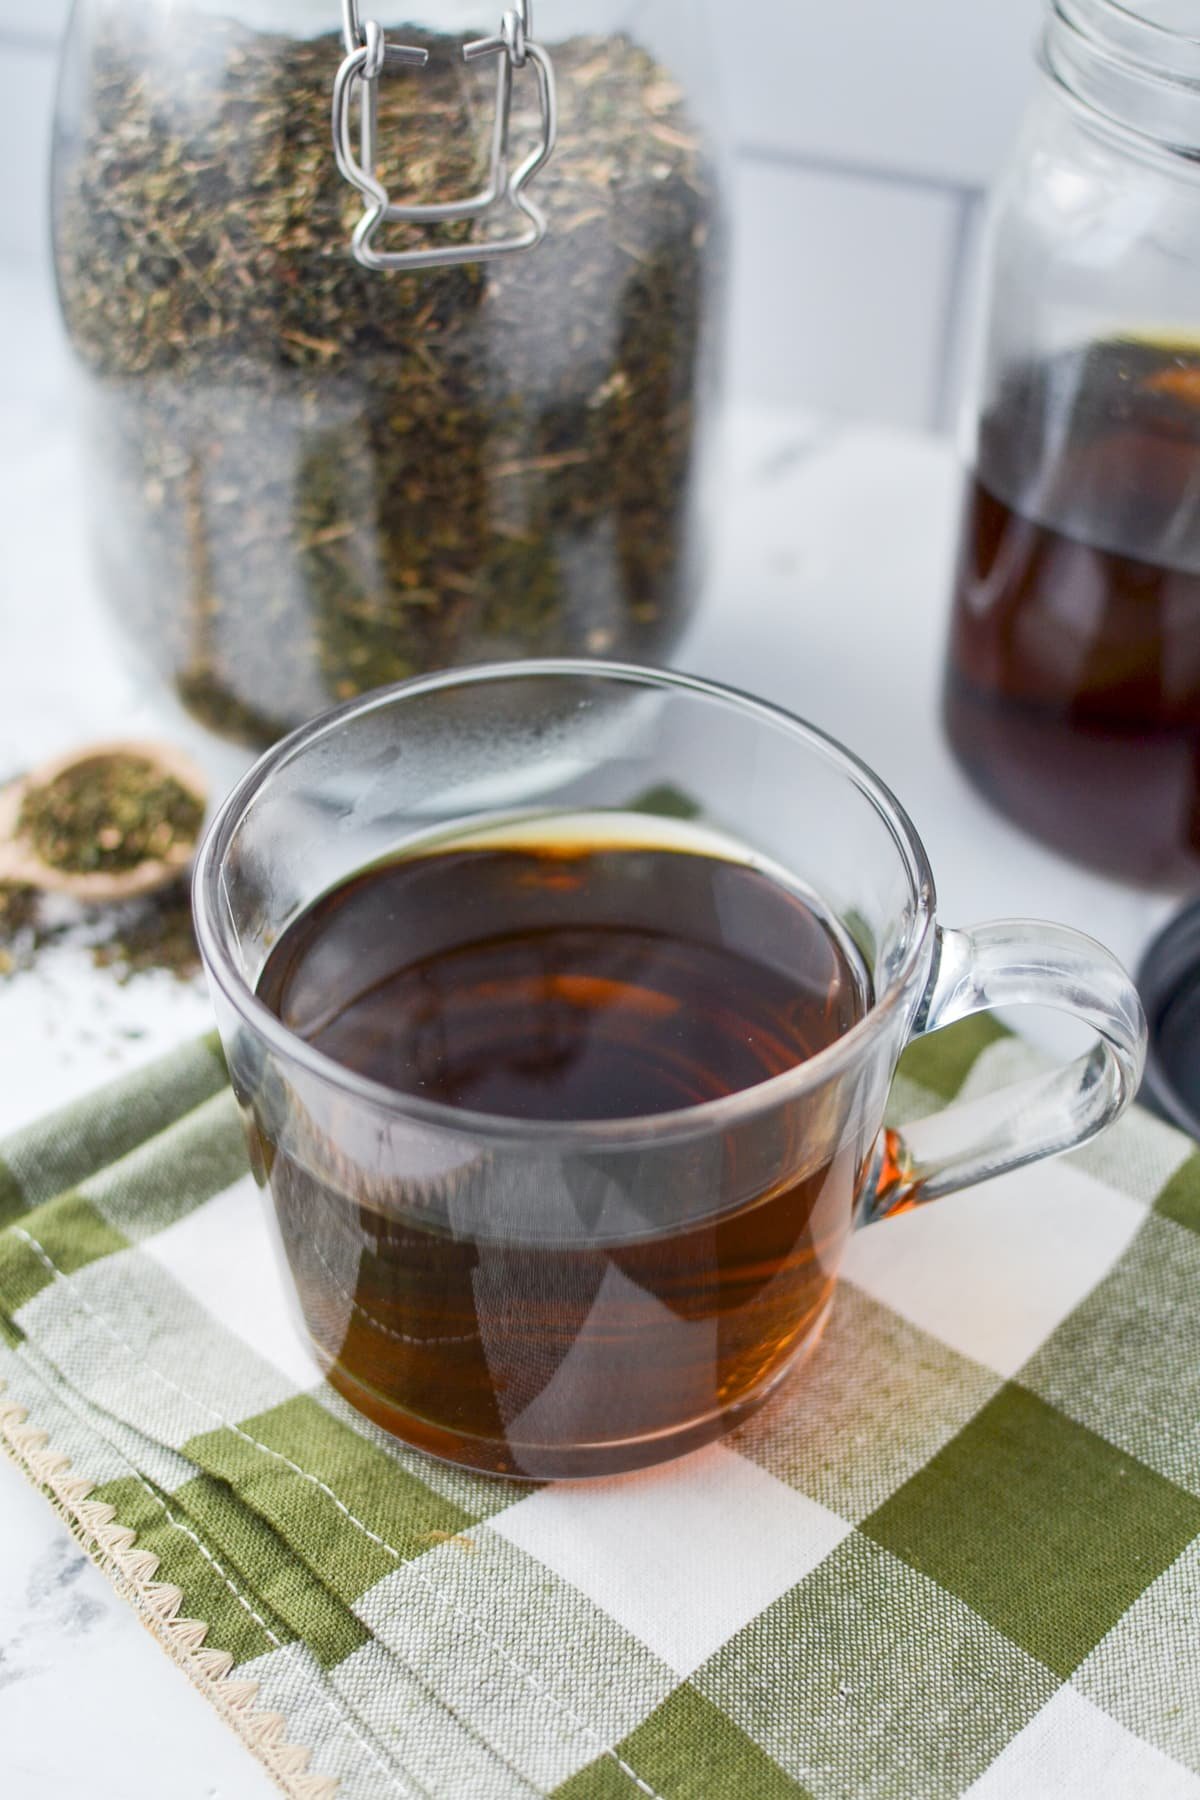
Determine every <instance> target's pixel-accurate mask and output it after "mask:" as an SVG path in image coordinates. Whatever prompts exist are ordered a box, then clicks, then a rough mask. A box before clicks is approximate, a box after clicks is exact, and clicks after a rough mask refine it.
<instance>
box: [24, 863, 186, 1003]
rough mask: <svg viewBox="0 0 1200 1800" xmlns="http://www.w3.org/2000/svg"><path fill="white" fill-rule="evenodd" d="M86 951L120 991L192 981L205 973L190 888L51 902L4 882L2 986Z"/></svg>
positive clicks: (182, 884) (180, 885) (174, 885)
mask: <svg viewBox="0 0 1200 1800" xmlns="http://www.w3.org/2000/svg"><path fill="white" fill-rule="evenodd" d="M63 948H66V949H70V948H75V949H81V950H84V951H86V952H87V953H88V954H89V955H90V957H91V959H92V962H93V963H94V964H95V966H96V967H97V968H98V969H108V970H110V971H111V972H112V974H113V976H114V978H115V979H116V981H117V982H118V983H119V984H120V985H121V986H122V987H123V986H124V985H125V984H126V983H127V982H129V981H132V980H133V979H135V977H138V976H142V975H153V974H165V975H171V976H173V977H174V978H175V980H177V981H191V980H192V979H193V978H194V977H195V976H197V975H199V973H200V952H199V949H198V948H197V945H196V938H195V934H194V932H193V929H192V910H191V903H190V897H189V894H188V887H187V882H186V881H185V880H183V879H180V880H179V881H178V882H173V883H172V884H171V885H170V886H169V887H166V888H160V889H159V890H158V892H156V893H154V894H148V895H145V896H143V897H142V898H140V899H137V900H128V901H125V902H123V903H122V904H121V905H120V906H117V907H113V906H103V907H101V906H77V905H75V904H73V903H71V902H67V901H63V900H61V899H55V900H54V901H53V902H49V903H47V902H46V901H45V900H44V898H43V896H42V895H41V894H39V893H38V891H37V890H36V889H34V888H26V887H20V886H18V885H17V884H16V883H0V981H2V980H4V979H6V978H7V977H9V976H12V975H26V974H31V973H36V971H37V970H38V969H39V967H41V966H42V964H43V962H44V959H46V958H47V956H49V955H51V954H52V953H53V952H54V951H56V950H59V949H63Z"/></svg>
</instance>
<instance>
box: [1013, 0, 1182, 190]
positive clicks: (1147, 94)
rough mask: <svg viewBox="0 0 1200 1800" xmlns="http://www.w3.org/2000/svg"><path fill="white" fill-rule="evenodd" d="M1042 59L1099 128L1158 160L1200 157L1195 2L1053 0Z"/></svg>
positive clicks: (1172, 0)
mask: <svg viewBox="0 0 1200 1800" xmlns="http://www.w3.org/2000/svg"><path fill="white" fill-rule="evenodd" d="M1185 7H1186V9H1187V11H1188V12H1189V13H1190V14H1191V16H1190V17H1187V18H1185V17H1184V9H1185ZM1041 60H1042V64H1043V67H1044V68H1045V70H1046V72H1047V73H1048V74H1049V75H1050V77H1051V79H1052V80H1053V81H1054V82H1055V83H1056V84H1057V86H1058V87H1059V88H1061V89H1062V90H1064V91H1065V92H1066V93H1067V94H1068V95H1069V96H1070V97H1071V98H1072V99H1074V100H1076V101H1077V102H1079V103H1080V104H1081V105H1082V106H1083V107H1084V108H1086V109H1087V111H1088V112H1089V113H1090V114H1092V115H1093V116H1094V117H1095V118H1097V119H1098V120H1100V121H1102V122H1103V123H1104V124H1106V125H1108V126H1112V127H1115V128H1117V129H1118V130H1120V131H1121V132H1123V133H1125V134H1128V135H1129V136H1131V137H1132V138H1133V139H1134V140H1137V141H1139V142H1140V143H1141V144H1142V145H1143V146H1144V147H1146V148H1148V149H1152V150H1155V151H1157V152H1159V153H1162V152H1166V153H1167V154H1169V155H1171V156H1173V157H1177V158H1182V159H1197V158H1200V30H1198V29H1197V24H1196V17H1195V4H1194V0H1137V4H1136V5H1131V4H1129V0H1051V4H1050V10H1049V17H1048V20H1047V23H1046V29H1045V32H1044V35H1043V39H1042V50H1041Z"/></svg>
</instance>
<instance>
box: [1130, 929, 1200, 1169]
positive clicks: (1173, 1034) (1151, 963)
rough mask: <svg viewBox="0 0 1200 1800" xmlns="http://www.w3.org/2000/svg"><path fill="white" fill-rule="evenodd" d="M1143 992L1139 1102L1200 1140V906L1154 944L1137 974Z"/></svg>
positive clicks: (1161, 932)
mask: <svg viewBox="0 0 1200 1800" xmlns="http://www.w3.org/2000/svg"><path fill="white" fill-rule="evenodd" d="M1138 991H1139V993H1140V994H1141V996H1142V1004H1143V1006H1144V1007H1145V1008H1146V1018H1147V1020H1148V1022H1149V1026H1150V1053H1149V1056H1148V1057H1147V1059H1146V1079H1145V1081H1144V1082H1143V1084H1142V1091H1141V1095H1140V1099H1141V1101H1142V1103H1143V1105H1146V1106H1149V1107H1150V1108H1151V1109H1152V1110H1153V1111H1154V1112H1156V1113H1157V1114H1158V1115H1159V1117H1160V1118H1162V1119H1166V1120H1167V1121H1168V1123H1169V1124H1171V1125H1178V1126H1179V1127H1180V1128H1181V1130H1183V1131H1187V1132H1190V1133H1191V1135H1192V1137H1194V1138H1200V900H1192V901H1190V902H1189V903H1188V905H1187V906H1185V907H1184V908H1183V910H1182V912H1178V913H1176V915H1175V917H1174V918H1173V919H1172V920H1170V922H1169V923H1168V924H1167V925H1165V926H1164V927H1163V929H1162V931H1160V932H1159V934H1158V936H1157V937H1156V938H1155V939H1154V941H1153V943H1152V944H1151V945H1150V948H1149V949H1148V950H1147V951H1146V954H1145V956H1144V957H1143V958H1142V965H1141V968H1140V969H1139V970H1138Z"/></svg>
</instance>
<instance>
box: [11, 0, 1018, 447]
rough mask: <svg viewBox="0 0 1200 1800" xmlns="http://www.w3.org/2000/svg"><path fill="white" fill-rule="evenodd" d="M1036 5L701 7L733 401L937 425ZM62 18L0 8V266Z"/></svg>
mask: <svg viewBox="0 0 1200 1800" xmlns="http://www.w3.org/2000/svg"><path fill="white" fill-rule="evenodd" d="M137 3H138V0H129V4H131V5H134V4H137ZM678 3H679V4H680V5H681V6H684V7H691V6H693V5H694V4H695V0H678ZM1043 3H1044V0H908V3H907V4H906V5H904V6H899V5H897V4H896V0H838V3H837V4H836V5H831V4H829V0H740V4H739V5H738V6H737V7H736V8H735V9H733V11H732V13H731V14H730V16H728V17H725V18H723V19H722V17H721V12H722V10H723V8H722V7H721V5H720V0H709V5H710V7H711V9H712V11H713V13H714V15H715V16H716V18H717V20H718V25H717V32H716V34H715V35H716V38H717V41H719V43H720V45H721V55H722V57H723V58H724V65H725V67H724V73H725V82H726V97H727V104H728V111H729V118H730V124H731V127H732V137H733V141H734V143H735V145H736V150H737V161H736V169H735V185H734V198H735V204H736V209H737V216H738V222H739V225H740V232H739V237H738V255H737V262H736V267H735V270H734V280H733V292H734V322H733V367H732V384H733V390H734V392H735V394H736V395H737V397H738V398H739V399H740V400H744V401H748V402H752V403H758V404H763V405H768V406H792V405H803V406H816V407H820V408H823V409H825V410H830V411H833V412H836V413H840V414H843V415H847V416H853V417H859V418H869V419H880V420H884V421H887V422H889V423H893V424H900V425H912V426H918V427H919V426H934V427H938V426H942V425H944V424H945V423H946V422H947V419H948V417H949V415H950V412H951V410H952V404H953V398H954V389H955V385H956V380H957V372H958V366H959V357H960V343H961V339H960V335H959V332H960V326H961V320H962V314H963V306H964V299H965V297H966V295H967V294H968V292H969V286H970V274H971V264H972V258H973V252H974V245H975V242H976V239H977V235H978V234H977V225H978V219H979V213H980V199H981V194H982V192H983V190H984V189H985V188H986V186H987V183H988V182H989V180H990V179H991V177H992V175H993V173H994V172H995V170H996V168H997V167H998V165H999V163H1000V161H1001V159H1002V158H1003V156H1004V153H1005V148H1006V146H1007V144H1008V143H1009V142H1010V141H1011V138H1012V136H1013V133H1014V131H1015V129H1016V125H1017V121H1018V119H1019V117H1020V113H1021V108H1022V106H1023V103H1024V100H1025V98H1026V96H1027V94H1028V93H1029V91H1030V88H1031V86H1032V84H1033V82H1034V80H1035V76H1034V72H1033V59H1032V49H1033V45H1034V42H1035V40H1036V35H1037V30H1038V20H1039V17H1040V14H1041V12H1042V10H1043ZM554 4H555V0H542V5H543V7H544V8H545V9H546V10H547V11H549V10H550V9H552V8H553V6H554ZM329 6H330V16H331V18H333V17H334V16H335V15H336V13H337V10H338V9H337V6H336V0H329ZM67 11H68V0H0V264H2V263H5V262H9V263H11V262H14V261H19V262H23V263H25V264H27V265H29V266H30V267H31V268H32V269H35V270H37V269H40V270H43V271H44V269H45V266H46V237H47V220H46V179H45V167H46V155H47V144H48V140H49V131H50V114H51V108H52V96H53V82H54V57H55V48H56V44H57V40H58V37H59V34H60V32H61V30H62V27H63V23H64V20H65V17H66V13H67Z"/></svg>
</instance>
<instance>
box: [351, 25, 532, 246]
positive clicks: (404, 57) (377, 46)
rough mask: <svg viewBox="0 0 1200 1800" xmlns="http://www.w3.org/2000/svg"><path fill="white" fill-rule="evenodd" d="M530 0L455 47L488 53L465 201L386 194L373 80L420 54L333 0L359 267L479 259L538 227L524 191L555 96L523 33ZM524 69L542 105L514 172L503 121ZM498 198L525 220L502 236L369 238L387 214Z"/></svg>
mask: <svg viewBox="0 0 1200 1800" xmlns="http://www.w3.org/2000/svg"><path fill="white" fill-rule="evenodd" d="M531 30H532V14H531V0H515V4H514V6H513V8H512V9H511V10H510V11H507V12H505V13H504V15H503V18H502V19H501V23H500V30H499V32H497V33H496V35H495V36H493V37H488V38H481V39H479V40H477V41H476V42H473V43H469V44H464V45H463V51H462V54H463V61H464V62H477V61H479V60H480V59H481V58H483V57H487V56H495V57H496V58H497V66H496V107H495V120H494V123H493V127H492V142H491V150H490V155H489V164H488V178H487V181H486V183H485V185H484V187H483V188H482V190H481V191H480V192H479V193H477V194H475V195H473V196H471V197H470V198H468V199H465V200H438V201H433V202H428V203H423V204H403V203H401V202H398V201H393V200H391V199H390V197H389V195H388V192H387V189H386V188H385V187H384V185H383V183H382V181H381V180H380V179H379V174H378V161H379V157H378V123H379V81H380V78H381V76H382V75H383V73H384V71H385V69H386V66H387V64H388V63H389V62H392V63H398V64H401V65H406V66H408V67H409V68H423V67H424V66H425V65H426V63H428V61H429V52H428V51H427V50H419V49H416V48H414V47H413V46H412V45H408V44H389V43H388V42H387V41H386V40H385V38H384V34H383V30H382V28H381V26H379V25H378V24H377V23H376V22H375V20H374V19H367V20H366V21H365V22H360V20H359V15H358V0H342V38H343V41H344V43H345V46H346V55H345V58H344V59H343V61H342V64H341V66H340V68H339V69H338V72H337V79H336V81H335V82H334V86H333V153H334V156H335V158H336V160H337V166H338V169H339V170H340V172H341V174H342V175H343V176H344V177H345V179H346V180H347V181H348V182H349V183H350V184H351V186H352V187H354V188H355V189H357V191H358V192H359V193H360V194H361V195H362V196H363V199H364V200H365V201H366V206H365V208H364V211H363V215H362V218H361V219H360V220H359V222H358V224H357V225H356V226H355V228H354V234H353V237H352V238H351V248H352V250H353V253H354V257H355V260H356V261H357V262H359V263H361V265H362V266H363V268H365V269H437V268H445V267H448V266H449V265H450V264H452V263H465V262H478V261H481V260H483V259H484V258H489V257H494V256H503V255H506V254H508V253H509V252H510V251H513V250H530V249H532V248H533V247H534V245H536V244H539V243H541V241H542V238H543V237H544V236H545V234H546V217H545V214H544V213H543V212H542V211H541V209H540V207H538V206H537V205H536V203H535V202H534V201H533V200H532V199H531V198H530V196H529V194H528V193H527V192H526V189H527V186H528V184H529V183H530V182H531V181H532V180H533V178H534V176H535V175H536V174H537V173H538V171H539V170H540V169H541V168H543V167H544V165H545V164H546V162H547V161H548V160H549V158H550V156H551V154H552V153H553V150H554V145H555V141H556V139H557V136H558V102H557V95H556V90H555V84H554V68H553V65H552V63H551V61H550V58H549V56H548V55H547V53H546V51H545V50H544V49H543V47H542V46H541V44H538V43H535V42H534V41H533V39H532V37H531V36H530V32H531ZM529 67H532V69H533V72H534V76H535V78H536V80H537V87H538V100H539V105H540V108H541V137H540V141H539V143H538V144H537V145H536V147H535V148H534V149H533V150H531V151H530V153H529V155H528V156H526V157H525V158H524V160H523V161H522V162H520V163H519V164H518V165H517V167H516V168H515V169H513V170H511V172H510V170H509V166H508V143H509V124H510V120H511V116H512V95H513V72H514V70H519V69H525V68H529ZM359 86H361V88H362V100H361V120H360V151H359V155H358V157H357V158H356V156H355V154H354V146H353V138H352V129H351V102H352V100H353V96H354V90H355V88H356V87H359ZM502 200H507V202H508V203H509V204H510V205H511V206H512V207H513V208H514V209H515V210H516V211H517V212H519V213H521V214H523V215H524V217H525V219H526V220H528V224H527V225H526V227H525V228H524V229H523V230H521V231H519V232H515V233H513V234H511V235H509V236H507V237H497V238H490V239H484V240H481V241H475V240H472V241H471V242H468V243H463V244H443V245H439V246H437V248H429V249H423V250H378V249H376V248H375V236H376V233H377V232H378V231H379V229H380V227H381V226H382V225H383V224H384V223H386V222H387V221H396V222H400V223H404V224H408V225H435V224H442V223H446V222H449V221H452V220H456V219H476V218H482V217H483V216H484V215H485V214H487V213H488V212H490V211H491V210H492V209H493V208H494V207H495V206H496V205H497V204H499V203H500V202H501V201H502Z"/></svg>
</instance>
